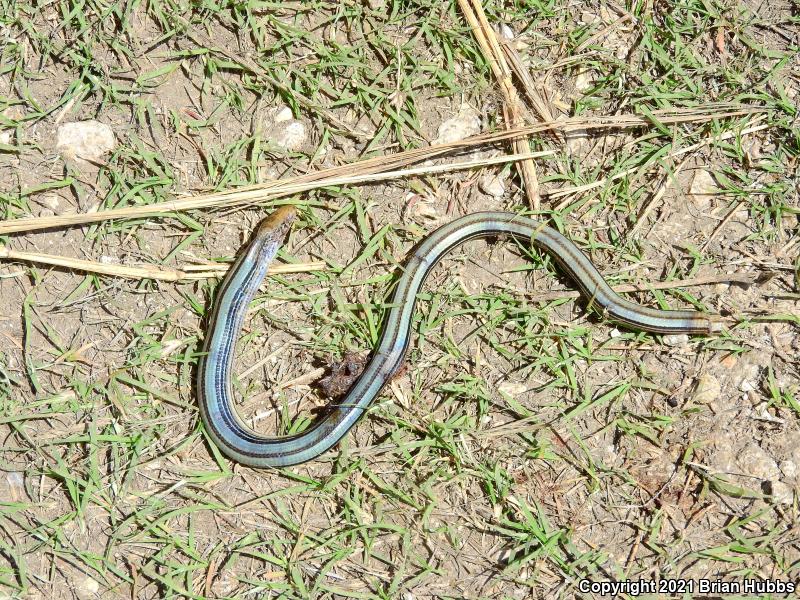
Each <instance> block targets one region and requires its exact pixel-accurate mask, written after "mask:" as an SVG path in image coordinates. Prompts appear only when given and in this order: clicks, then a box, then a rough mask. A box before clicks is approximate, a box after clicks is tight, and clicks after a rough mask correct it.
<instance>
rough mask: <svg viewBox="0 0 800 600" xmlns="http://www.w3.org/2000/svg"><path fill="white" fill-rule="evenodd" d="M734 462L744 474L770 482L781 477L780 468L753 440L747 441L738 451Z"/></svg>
mask: <svg viewBox="0 0 800 600" xmlns="http://www.w3.org/2000/svg"><path fill="white" fill-rule="evenodd" d="M736 462H737V464H738V465H739V468H740V469H741V471H742V474H744V475H750V476H751V477H757V478H759V479H762V480H764V481H769V482H772V483H775V482H777V481H778V480H779V479H780V477H781V472H780V469H778V465H777V464H776V463H775V461H774V460H773V459H772V457H771V456H770V455H769V454H767V453H766V452H765V451H764V449H763V448H762V447H761V446H759V445H758V444H756V443H754V442H751V443H749V444H748V445H747V446H745V447H744V448H743V449H742V450H741V452H739V455H738V457H737V459H736Z"/></svg>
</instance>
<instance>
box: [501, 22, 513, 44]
mask: <svg viewBox="0 0 800 600" xmlns="http://www.w3.org/2000/svg"><path fill="white" fill-rule="evenodd" d="M500 35H501V36H503V37H504V38H505V39H507V40H513V39H514V30H513V29H511V27H509V26H508V25H506V24H505V23H503V24H502V25H500Z"/></svg>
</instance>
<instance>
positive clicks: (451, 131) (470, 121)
mask: <svg viewBox="0 0 800 600" xmlns="http://www.w3.org/2000/svg"><path fill="white" fill-rule="evenodd" d="M480 132H481V116H480V114H479V113H478V111H477V110H475V109H474V108H472V107H471V106H469V105H467V104H464V105H462V106H461V108H460V109H459V111H458V114H457V115H456V116H455V117H452V118H450V119H447V120H446V121H445V122H444V123H442V124H441V125H439V131H438V133H437V135H436V139H435V140H433V143H434V144H449V143H451V142H457V141H459V140H463V139H465V138H468V137H470V136H472V135H477V134H478V133H480Z"/></svg>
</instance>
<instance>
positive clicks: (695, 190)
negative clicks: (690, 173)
mask: <svg viewBox="0 0 800 600" xmlns="http://www.w3.org/2000/svg"><path fill="white" fill-rule="evenodd" d="M718 192H719V188H718V187H717V182H716V181H714V178H713V177H712V176H711V173H709V172H708V171H704V170H702V169H700V170H698V171H695V174H694V177H693V178H692V184H691V186H690V187H689V194H690V195H691V196H692V197H693V198H694V199H695V200H710V199H711V198H713V197H714V196H715V195H716V194H717V193H718Z"/></svg>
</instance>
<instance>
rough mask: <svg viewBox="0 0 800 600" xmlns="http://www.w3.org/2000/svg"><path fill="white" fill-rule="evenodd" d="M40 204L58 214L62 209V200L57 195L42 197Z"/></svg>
mask: <svg viewBox="0 0 800 600" xmlns="http://www.w3.org/2000/svg"><path fill="white" fill-rule="evenodd" d="M40 202H41V203H42V204H44V205H45V206H46V207H47V208H49V209H50V210H52V211H53V212H56V213H57V212H58V211H59V209H60V208H61V198H60V197H59V196H57V195H56V194H45V195H44V196H42V199H41V200H40Z"/></svg>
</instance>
